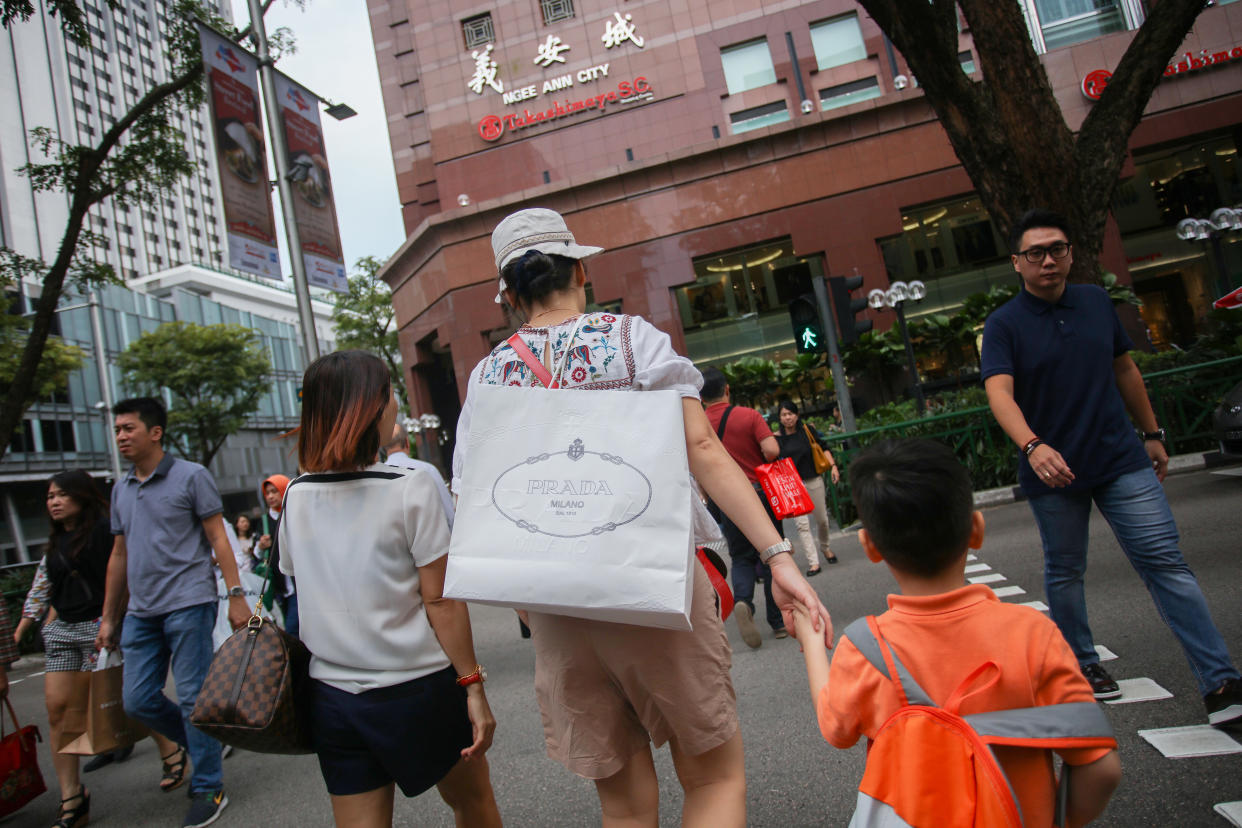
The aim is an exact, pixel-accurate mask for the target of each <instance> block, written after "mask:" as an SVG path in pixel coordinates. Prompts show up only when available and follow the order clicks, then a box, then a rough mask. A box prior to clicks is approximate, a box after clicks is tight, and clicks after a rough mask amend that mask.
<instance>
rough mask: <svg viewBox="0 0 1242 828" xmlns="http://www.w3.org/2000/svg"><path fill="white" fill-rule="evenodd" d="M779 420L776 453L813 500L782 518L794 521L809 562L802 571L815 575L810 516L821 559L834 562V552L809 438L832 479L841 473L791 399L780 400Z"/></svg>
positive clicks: (816, 557) (816, 558) (816, 559)
mask: <svg viewBox="0 0 1242 828" xmlns="http://www.w3.org/2000/svg"><path fill="white" fill-rule="evenodd" d="M780 421H781V427H780V430H779V431H778V432H777V434H776V442H777V443H779V444H780V447H781V453H780V456H781V457H788V458H789V459H791V460H793V463H794V467H795V468H796V469H797V470H798V476H799V477H801V478H802V483H803V484H804V485H805V486H806V491H807V494H809V495H810V496H811V502H812V503H814V504H815V509H814V510H813V511H812V512H811V513H810V514H809V515H799V516H798V517H796V518H786V520H792V521H793V522H794V527H795V528H796V529H797V533H796V534H797V536H798V540H799V543H800V544H801V546H802V549H803V551H805V552H806V561H807V564H808V565H809V568H808V569H807V571H806V574H807V575H808V576H809V575H818V574H819V573H820V567H819V555H818V554H817V550H816V544H815V538H814V537H813V536H812V533H811V518H812V517H813V518H814V519H815V523H816V526H817V528H818V529H819V546H820V547H822V548H823V551H824V560H826V561H827V562H828V563H830V564H834V563H836V562H837V556H836V555H834V554H832V550H831V549H829V548H828V509H827V507H826V506H825V503H824V478H823V475H821V474H819V473H818V472H816V471H815V458H814V454H813V452H812V449H811V440H812V439H814V440H815V442H816V444H818V446H819V447H820V448H821V449H823V451H824V455H825V456H826V457H827V458H828V462H829V463H830V464H831V466H830V468H829V469H828V471H829V473H830V474H831V475H832V482H833V483H837V482H839V481H840V480H841V473H840V472H839V471H838V470H837V462H836V460H834V459H833V458H832V452H830V451H828V445H827V443H826V442H825V440H824V437H823V435H822V434H820V433H819V432H818V431H816V430H815V429H814V428H812V427H811V426H810V425H808V424H806V423H804V422H802V420H801V418H800V417H799V416H798V406H796V405H795V404H794V403H793V401H792V400H783V401H782V402H781V404H780ZM785 534H786V535H787V536H788V535H789V534H790V533H789V530H788V528H786V530H785Z"/></svg>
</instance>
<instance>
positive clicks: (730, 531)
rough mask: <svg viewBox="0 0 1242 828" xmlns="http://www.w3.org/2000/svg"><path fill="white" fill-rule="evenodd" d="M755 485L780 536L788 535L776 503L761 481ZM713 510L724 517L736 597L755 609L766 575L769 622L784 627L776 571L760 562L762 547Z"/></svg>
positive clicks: (765, 589) (766, 604) (765, 585)
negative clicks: (758, 582) (776, 598)
mask: <svg viewBox="0 0 1242 828" xmlns="http://www.w3.org/2000/svg"><path fill="white" fill-rule="evenodd" d="M754 485H755V491H756V492H757V493H758V495H759V500H760V501H761V502H762V503H763V508H764V509H765V510H767V513H768V520H770V521H772V525H773V526H775V527H776V531H777V532H778V533H780V536H781V537H782V538H783V537H785V529H784V527H783V526H782V521H779V520H777V519H776V515H775V514H773V512H772V504H771V503H769V502H768V499H767V497H765V496H764V494H763V489H762V488H760V486H759V485H758V484H757V483H756V484H754ZM711 512H712V515H713V516H714V517H716V518H717V520H719V521H720V531H721V533H722V534H723V535H724V538H725V542H726V543H728V544H729V558H730V559H731V564H730V570H731V572H730V575H729V577H730V580H731V581H732V583H733V600H734V601H740V602H743V603H745V604H747V605H748V606H749V607H750V609H751V611H752V612H753V611H754V609H755V581H756V580H758V579H759V578H763V598H764V603H765V606H764V614H765V615H766V616H767V619H768V625H769V626H771V627H772V629H774V630H779V629H782V628H783V627H784V626H785V622H784V620H783V619H782V618H781V611H780V609H779V608H778V607H777V606H776V602H775V601H774V600H772V571H771V570H770V569H769V568H768V565H767V564H764V563H760V561H759V552H758V550H756V549H755V547H754V546H752V545H751V542H750V541H749V540H747V539H746V536H745V535H744V534H742V530H741V529H738V528H737V526H736V525H735V524H734V523H733V521H731V520H730V519H729V516H728V515H726V514H724V513H723V512H721V511H720V510H719V509H716V508H714V506H713V508H712V509H711Z"/></svg>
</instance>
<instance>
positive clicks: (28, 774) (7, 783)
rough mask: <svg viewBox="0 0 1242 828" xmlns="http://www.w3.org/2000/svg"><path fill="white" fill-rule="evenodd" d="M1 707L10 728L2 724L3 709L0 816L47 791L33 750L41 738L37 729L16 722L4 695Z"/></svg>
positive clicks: (0, 727)
mask: <svg viewBox="0 0 1242 828" xmlns="http://www.w3.org/2000/svg"><path fill="white" fill-rule="evenodd" d="M4 706H5V707H6V708H8V711H9V718H11V719H12V720H13V729H12V730H11V731H9V730H8V728H6V727H5V726H4V711H0V817H6V816H8V815H9V814H11V813H13V812H14V811H16V810H18V809H19V808H21V807H22V806H23V805H25V804H26V803H27V802H29V801H30V800H32V799H34V798H35V797H36V796H38V795H39V794H41V793H43V792H44V791H46V790H47V786H46V785H44V784H43V774H41V773H39V757H38V754H36V753H35V742H41V741H43V739H42V737H40V736H39V728H37V727H35V726H34V725H26V726H25V727H22V726H21V725H20V724H18V723H17V713H15V712H14V711H13V703H12V702H10V701H9V699H8V697H7V696H6V697H5V699H4Z"/></svg>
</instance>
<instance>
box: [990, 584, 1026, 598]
mask: <svg viewBox="0 0 1242 828" xmlns="http://www.w3.org/2000/svg"><path fill="white" fill-rule="evenodd" d="M992 591H993V592H995V593H996V597H997V598H1008V597H1009V596H1010V595H1025V594H1026V590H1025V589H1023V588H1022V587H1020V586H1003V587H1000V588H999V589H994V590H992Z"/></svg>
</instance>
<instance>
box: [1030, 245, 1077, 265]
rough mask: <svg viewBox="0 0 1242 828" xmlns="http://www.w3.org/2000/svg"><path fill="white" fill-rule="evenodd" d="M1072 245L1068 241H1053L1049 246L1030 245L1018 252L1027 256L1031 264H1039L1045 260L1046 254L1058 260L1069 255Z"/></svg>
mask: <svg viewBox="0 0 1242 828" xmlns="http://www.w3.org/2000/svg"><path fill="white" fill-rule="evenodd" d="M1069 251H1070V246H1069V244H1068V243H1067V242H1053V243H1052V244H1050V245H1048V246H1047V247H1028V248H1027V249H1026V250H1019V251H1018V252H1019V253H1020V254H1021V255H1023V256H1025V257H1026V260H1027V261H1028V262H1030V263H1031V264H1039V263H1040V262H1042V261H1043V260H1044V256H1051V257H1052V258H1054V259H1057V260H1058V261H1059V260H1061V259H1064V258H1065V257H1066V256H1068V255H1069Z"/></svg>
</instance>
